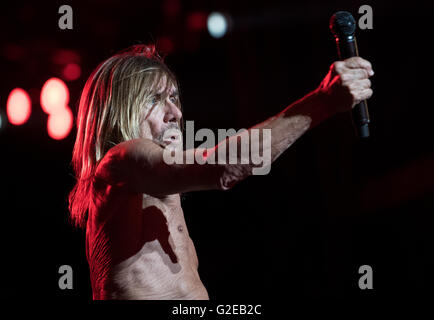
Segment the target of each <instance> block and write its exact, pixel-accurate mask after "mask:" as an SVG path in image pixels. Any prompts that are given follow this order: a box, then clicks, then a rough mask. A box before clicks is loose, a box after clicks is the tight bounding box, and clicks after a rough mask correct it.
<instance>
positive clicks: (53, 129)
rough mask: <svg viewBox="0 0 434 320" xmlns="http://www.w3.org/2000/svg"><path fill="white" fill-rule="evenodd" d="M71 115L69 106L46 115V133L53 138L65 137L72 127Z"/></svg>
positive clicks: (60, 138)
mask: <svg viewBox="0 0 434 320" xmlns="http://www.w3.org/2000/svg"><path fill="white" fill-rule="evenodd" d="M72 122H73V116H72V111H71V109H69V107H67V106H66V107H64V108H62V109H60V110H56V112H54V113H51V114H50V115H49V116H48V121H47V131H48V135H49V136H50V137H51V138H52V139H55V140H62V139H64V138H66V137H67V136H68V134H69V132H70V131H71V129H72Z"/></svg>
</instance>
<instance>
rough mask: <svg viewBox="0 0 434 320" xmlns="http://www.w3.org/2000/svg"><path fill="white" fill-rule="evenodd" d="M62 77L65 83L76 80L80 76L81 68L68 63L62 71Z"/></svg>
mask: <svg viewBox="0 0 434 320" xmlns="http://www.w3.org/2000/svg"><path fill="white" fill-rule="evenodd" d="M62 76H63V77H64V78H65V79H66V80H67V81H74V80H77V79H78V78H80V76H81V68H80V66H79V65H78V64H76V63H68V64H67V65H66V66H65V67H64V68H63V70H62Z"/></svg>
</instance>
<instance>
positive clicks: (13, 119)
mask: <svg viewBox="0 0 434 320" xmlns="http://www.w3.org/2000/svg"><path fill="white" fill-rule="evenodd" d="M31 108H32V102H31V100H30V97H29V95H28V94H27V92H26V91H25V90H23V89H21V88H15V89H13V90H12V91H11V93H10V94H9V97H8V100H7V104H6V112H7V115H8V119H9V122H10V123H12V124H14V125H21V124H23V123H25V122H26V121H27V119H29V117H30V113H31V111H32V110H31Z"/></svg>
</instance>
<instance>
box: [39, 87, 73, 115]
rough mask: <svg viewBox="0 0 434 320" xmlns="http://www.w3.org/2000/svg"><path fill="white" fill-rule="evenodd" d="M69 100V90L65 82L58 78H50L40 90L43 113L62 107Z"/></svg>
mask: <svg viewBox="0 0 434 320" xmlns="http://www.w3.org/2000/svg"><path fill="white" fill-rule="evenodd" d="M68 102H69V90H68V87H67V86H66V84H65V82H63V81H62V80H61V79H59V78H50V79H48V80H47V81H46V82H45V83H44V86H43V87H42V90H41V107H42V110H44V112H45V113H48V114H51V113H53V112H56V110H60V109H62V108H64V107H65V106H66V105H67V104H68Z"/></svg>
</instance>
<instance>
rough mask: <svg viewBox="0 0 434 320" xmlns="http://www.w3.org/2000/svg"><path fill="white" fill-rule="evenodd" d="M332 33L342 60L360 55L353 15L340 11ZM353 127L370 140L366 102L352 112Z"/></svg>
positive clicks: (331, 27)
mask: <svg viewBox="0 0 434 320" xmlns="http://www.w3.org/2000/svg"><path fill="white" fill-rule="evenodd" d="M330 31H331V32H332V33H333V35H334V37H335V39H336V46H337V50H338V56H339V59H340V60H343V59H347V58H351V57H355V56H358V55H359V52H358V50H357V42H356V37H355V35H354V32H355V31H356V21H355V20H354V18H353V16H352V15H351V13H349V12H347V11H338V12H336V13H335V14H334V15H332V17H331V18H330ZM351 112H352V119H353V126H354V127H355V129H356V133H357V135H358V136H359V137H360V138H369V123H370V119H369V112H368V105H367V103H366V100H363V101H361V102H360V103H359V104H357V105H355V106H354V108H353V109H352V110H351Z"/></svg>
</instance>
